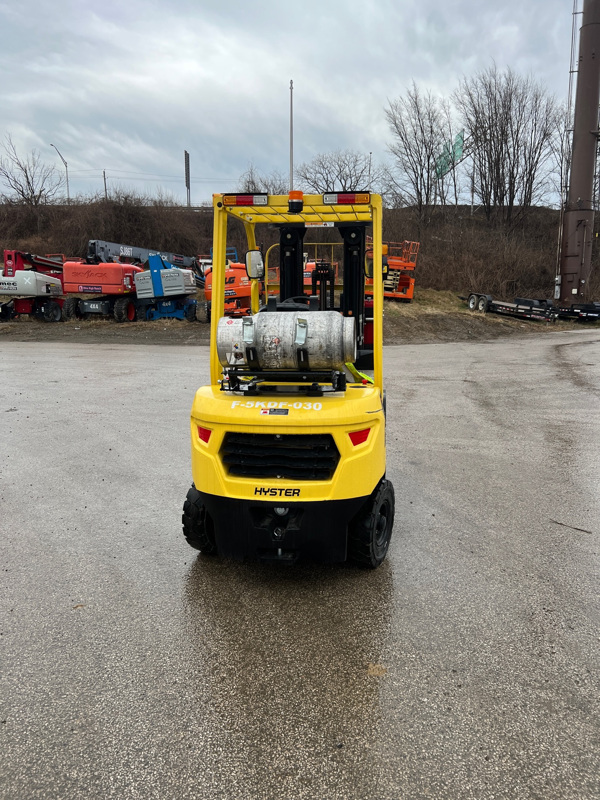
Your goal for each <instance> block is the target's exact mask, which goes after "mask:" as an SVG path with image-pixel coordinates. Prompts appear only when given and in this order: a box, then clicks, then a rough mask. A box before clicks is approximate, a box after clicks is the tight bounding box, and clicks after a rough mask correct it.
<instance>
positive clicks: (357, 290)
mask: <svg viewBox="0 0 600 800" xmlns="http://www.w3.org/2000/svg"><path fill="white" fill-rule="evenodd" d="M213 206H214V241H213V270H214V278H213V287H212V291H213V295H212V311H213V313H212V315H211V346H210V376H211V377H210V385H209V386H203V387H201V388H200V389H198V391H197V392H196V395H195V398H194V402H193V405H192V413H191V437H192V477H193V485H192V488H191V489H190V490H189V492H188V494H187V498H186V500H185V503H184V507H183V518H182V521H183V533H184V536H185V538H186V540H187V542H188V543H189V544H190V545H191V546H192V547H194V548H196V549H197V550H200V551H201V552H202V553H204V554H206V555H211V554H218V555H220V556H223V557H226V558H232V559H236V560H245V559H260V560H266V561H279V562H294V561H295V560H296V559H298V558H299V557H306V558H309V559H312V560H318V561H345V560H349V561H352V562H354V563H355V564H358V565H359V566H362V567H367V568H375V567H377V566H379V564H381V563H382V561H383V560H384V558H385V556H386V553H387V551H388V547H389V543H390V537H391V534H392V528H393V522H394V489H393V486H392V484H391V483H390V481H389V480H388V479H387V478H386V474H385V469H386V466H385V395H384V390H383V364H382V343H383V328H382V306H383V270H384V267H383V266H382V262H383V258H382V255H383V253H382V250H383V248H382V242H381V224H382V223H381V220H382V202H381V197H380V196H379V195H376V194H370V193H368V192H356V193H355V192H345V193H341V192H339V193H338V192H331V193H327V194H322V195H303V193H302V192H297V191H292V192H290V193H289V195H267V194H217V195H214V198H213ZM230 220H231V221H232V222H233V223H235V224H237V225H240V224H241V225H242V226H243V228H244V229H245V232H246V237H247V242H248V252H247V253H246V268H247V271H248V276H249V278H250V279H251V281H252V312H253V313H252V314H251V315H248V316H245V317H241V318H237V319H235V318H232V317H226V316H224V314H223V309H224V299H225V282H224V273H225V267H226V247H227V226H228V223H229V222H230ZM260 226H269V228H270V229H271V230H273V229H276V230H277V231H278V233H279V240H280V248H279V261H280V263H279V286H278V287H277V289H278V294H273V295H267V298H266V303H265V304H264V305H262V306H261V305H260V286H261V282H262V281H263V280H264V276H265V264H264V262H263V257H262V254H261V252H260V250H259V249H258V248H257V244H256V243H257V238H256V231H257V228H258V229H259V230H260ZM312 227H327V228H332V229H334V230H335V231H336V232H337V234H339V236H340V238H341V243H342V245H343V261H342V264H341V273H342V284H341V286H340V287H337V288H338V291H334V287H332V285H331V281H332V280H333V277H332V275H333V271H332V270H327V269H324V270H322V271H321V273H320V274H319V275H318V276H317V277H316V279H315V280H313V284H312V287H305V285H304V275H303V267H304V257H303V240H304V236H305V234H306V231H307V229H308V228H312ZM367 234H369V236H372V243H371V242H370V243H369V246H368V250H369V253H368V254H367ZM367 255H368V257H367ZM365 278H373V286H372V291H373V298H372V301H371V300H370V299H369V300H368V301H367V303H366V306H365ZM340 290H341V291H340ZM309 292H311V293H310V294H309Z"/></svg>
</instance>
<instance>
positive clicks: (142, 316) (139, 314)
mask: <svg viewBox="0 0 600 800" xmlns="http://www.w3.org/2000/svg"><path fill="white" fill-rule="evenodd" d="M135 318H136V320H137V321H138V322H146V320H147V319H148V306H138V307H137V308H136V310H135Z"/></svg>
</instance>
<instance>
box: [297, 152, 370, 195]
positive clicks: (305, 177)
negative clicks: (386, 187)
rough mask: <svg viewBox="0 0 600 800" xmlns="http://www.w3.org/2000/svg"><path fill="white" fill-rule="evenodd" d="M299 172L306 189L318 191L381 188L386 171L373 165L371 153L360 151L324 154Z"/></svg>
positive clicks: (306, 164)
mask: <svg viewBox="0 0 600 800" xmlns="http://www.w3.org/2000/svg"><path fill="white" fill-rule="evenodd" d="M295 172H296V178H297V179H298V182H299V184H300V185H301V186H302V188H303V189H305V190H306V191H312V192H315V193H316V194H323V193H324V192H333V191H340V192H355V191H371V190H372V189H373V190H377V189H378V188H379V186H380V184H381V179H382V174H383V171H382V169H381V168H380V167H378V166H373V163H372V157H371V154H370V153H366V154H365V153H359V152H357V151H356V150H337V151H336V152H334V153H321V154H319V155H317V156H315V157H314V158H313V160H312V161H308V162H306V163H303V164H300V165H299V166H298V167H297V168H296V171H295Z"/></svg>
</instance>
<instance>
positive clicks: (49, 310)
mask: <svg viewBox="0 0 600 800" xmlns="http://www.w3.org/2000/svg"><path fill="white" fill-rule="evenodd" d="M61 316H62V311H61V309H60V306H59V305H58V303H57V302H56V301H55V300H50V302H49V303H45V304H44V310H43V312H42V319H43V320H44V322H60V318H61Z"/></svg>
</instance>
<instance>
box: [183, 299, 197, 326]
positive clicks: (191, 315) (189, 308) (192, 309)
mask: <svg viewBox="0 0 600 800" xmlns="http://www.w3.org/2000/svg"><path fill="white" fill-rule="evenodd" d="M183 315H184V317H185V318H186V319H187V321H188V322H196V303H188V304H187V305H186V306H184V307H183Z"/></svg>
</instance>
